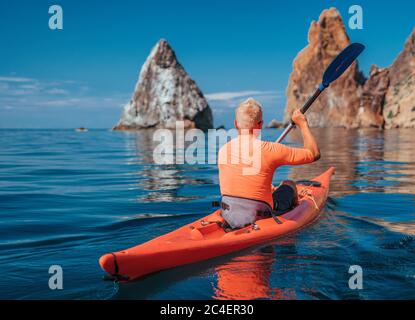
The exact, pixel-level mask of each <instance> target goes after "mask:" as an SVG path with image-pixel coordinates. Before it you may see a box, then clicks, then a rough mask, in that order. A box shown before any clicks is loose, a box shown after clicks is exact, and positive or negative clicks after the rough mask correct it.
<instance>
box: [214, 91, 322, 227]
mask: <svg viewBox="0 0 415 320" xmlns="http://www.w3.org/2000/svg"><path fill="white" fill-rule="evenodd" d="M292 120H293V122H294V123H295V124H296V126H297V127H298V128H299V129H300V131H301V134H302V137H303V142H304V143H303V145H304V146H303V148H292V147H288V146H285V145H283V144H280V143H276V142H270V141H262V140H260V139H258V134H259V133H260V130H261V129H262V126H263V118H262V106H261V104H260V103H259V102H258V101H256V100H254V99H252V98H249V99H247V100H245V101H244V102H242V103H241V104H240V105H239V106H238V107H237V108H236V111H235V121H234V124H235V128H236V129H238V137H236V138H235V139H232V140H231V141H229V142H228V143H226V144H225V145H224V146H223V147H222V148H221V149H220V150H219V155H218V168H219V183H220V191H221V194H222V201H221V207H222V216H223V218H224V219H225V221H226V222H227V224H228V225H229V227H230V228H232V229H235V228H241V227H244V226H246V225H249V224H252V223H253V222H255V221H256V220H257V219H260V218H265V217H269V216H270V215H271V214H274V215H281V214H283V213H285V212H288V211H290V210H291V209H292V208H293V207H294V206H295V205H296V204H297V189H296V185H295V182H294V181H291V180H285V181H283V182H282V183H281V184H280V185H279V187H277V188H275V187H273V186H272V178H273V175H274V172H275V170H276V169H277V168H278V167H279V166H282V165H301V164H307V163H311V162H314V161H317V160H318V159H319V158H320V150H319V148H318V146H317V143H316V140H315V139H314V137H313V134H312V133H311V131H310V128H309V126H308V122H307V119H306V117H305V116H304V115H303V114H302V113H301V112H300V111H299V110H296V111H294V113H293V115H292ZM249 145H250V146H251V147H250V146H249ZM244 148H248V149H249V148H251V149H253V154H254V158H255V156H257V157H259V160H260V161H257V163H256V164H255V163H254V162H255V161H249V159H248V158H249V157H247V156H246V155H244V152H242V151H241V150H242V149H244ZM250 166H251V167H252V166H254V167H255V170H254V171H255V174H250V173H249V171H248V170H247V169H249V167H250Z"/></svg>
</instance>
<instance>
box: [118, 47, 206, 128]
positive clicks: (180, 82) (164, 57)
mask: <svg viewBox="0 0 415 320" xmlns="http://www.w3.org/2000/svg"><path fill="white" fill-rule="evenodd" d="M176 121H184V124H185V127H186V128H200V129H203V130H206V129H210V128H212V127H213V118H212V111H211V109H210V107H209V105H208V103H207V101H206V99H205V98H204V96H203V94H202V92H201V91H200V89H199V88H198V86H197V85H196V83H195V82H194V81H193V80H192V79H191V78H190V77H189V75H188V74H187V73H186V71H185V70H184V68H183V67H182V65H181V64H180V63H179V62H178V60H177V58H176V55H175V53H174V51H173V49H172V48H171V47H170V45H169V44H168V43H167V41H166V40H163V39H162V40H160V41H159V42H158V43H157V44H156V46H155V47H154V48H153V49H152V50H151V53H150V55H149V56H148V58H147V60H146V62H145V63H144V65H143V67H142V68H141V71H140V75H139V79H138V82H137V84H136V87H135V90H134V93H133V96H132V98H131V100H130V101H129V102H128V103H127V105H126V106H125V107H124V111H123V113H122V115H121V119H120V121H119V122H118V124H117V125H116V126H115V127H114V128H113V129H114V130H134V129H143V128H169V129H174V128H175V125H176Z"/></svg>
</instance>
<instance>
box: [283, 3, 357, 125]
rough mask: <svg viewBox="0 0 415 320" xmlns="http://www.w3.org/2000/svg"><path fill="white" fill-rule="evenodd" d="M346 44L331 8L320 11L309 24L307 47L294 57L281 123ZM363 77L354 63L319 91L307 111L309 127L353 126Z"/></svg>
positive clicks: (346, 37) (312, 90)
mask: <svg viewBox="0 0 415 320" xmlns="http://www.w3.org/2000/svg"><path fill="white" fill-rule="evenodd" d="M349 43H350V40H349V37H348V36H347V34H346V29H345V28H344V25H343V21H342V18H341V17H340V14H339V13H338V11H337V10H336V9H334V8H331V9H328V10H324V11H323V12H322V13H321V15H320V18H319V20H318V21H313V22H312V23H311V27H310V30H309V32H308V46H307V47H305V48H304V49H303V50H302V51H301V52H300V53H299V54H298V55H297V57H296V58H295V60H294V63H293V71H292V73H291V75H290V79H289V82H288V88H287V107H286V114H285V118H284V122H288V121H289V120H290V115H291V113H292V111H293V110H294V109H297V108H300V107H301V106H302V105H303V104H304V102H305V101H306V100H307V99H308V98H309V97H310V96H311V95H312V94H313V93H314V91H315V89H316V86H317V85H319V84H320V82H321V78H322V76H323V72H324V70H325V69H326V67H327V66H328V65H329V64H330V62H331V61H332V60H333V59H334V58H335V57H336V56H337V55H338V53H339V52H340V51H341V50H342V49H343V48H344V47H346V46H347V45H348V44H349ZM363 81H364V79H363V77H362V74H361V73H360V72H359V70H358V67H357V63H353V64H352V65H351V66H350V67H349V69H347V70H346V71H345V73H344V74H343V75H342V76H341V77H340V78H338V79H337V80H336V81H335V82H333V83H332V84H331V85H330V88H329V89H327V90H326V91H325V92H323V93H322V94H321V95H320V97H319V98H318V100H317V101H316V102H314V104H313V107H312V108H311V109H310V110H309V111H308V112H307V118H308V120H309V123H310V125H311V126H314V127H330V126H342V127H346V128H350V127H353V126H356V124H355V123H354V122H355V118H356V115H357V113H358V109H359V95H360V91H361V89H362V87H361V85H362V83H363Z"/></svg>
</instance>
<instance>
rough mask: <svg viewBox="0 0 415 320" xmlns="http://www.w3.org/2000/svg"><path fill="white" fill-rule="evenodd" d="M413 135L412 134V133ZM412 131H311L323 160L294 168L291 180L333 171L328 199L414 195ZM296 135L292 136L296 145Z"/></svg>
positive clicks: (414, 146) (297, 138)
mask: <svg viewBox="0 0 415 320" xmlns="http://www.w3.org/2000/svg"><path fill="white" fill-rule="evenodd" d="M412 131H413V130H412ZM412 131H411V130H406V129H402V130H388V131H380V130H377V129H361V130H345V129H335V128H327V129H313V133H315V135H316V139H317V141H318V144H319V146H320V148H321V153H322V158H321V159H320V160H319V161H318V162H316V163H313V164H311V165H307V166H301V167H294V168H293V170H292V172H291V174H290V177H291V178H292V179H295V180H297V179H301V177H304V176H305V175H306V176H308V177H312V176H313V175H314V174H315V173H317V172H322V171H324V170H325V169H326V168H327V167H329V166H334V167H336V175H335V178H334V179H333V182H332V186H331V195H332V196H337V195H345V194H353V193H357V192H385V193H412V194H413V193H415V179H414V178H415V143H413V139H412V135H413V132H412ZM300 139H301V138H300V135H299V132H295V134H293V135H292V140H290V142H291V141H292V142H293V143H299V142H300V141H301V140H300Z"/></svg>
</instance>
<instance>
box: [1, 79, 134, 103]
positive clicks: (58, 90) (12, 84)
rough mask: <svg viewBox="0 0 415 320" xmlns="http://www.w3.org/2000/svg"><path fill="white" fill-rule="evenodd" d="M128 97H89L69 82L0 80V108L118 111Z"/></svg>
mask: <svg viewBox="0 0 415 320" xmlns="http://www.w3.org/2000/svg"><path fill="white" fill-rule="evenodd" d="M129 96H130V94H120V93H117V94H113V95H111V96H100V95H93V93H91V90H90V88H89V87H88V86H86V85H85V84H82V83H78V82H76V81H73V80H56V81H55V80H52V81H44V80H37V79H32V78H26V77H15V76H0V106H8V107H9V108H8V109H10V108H13V109H18V108H33V107H37V108H41V107H69V108H74V107H82V108H88V107H90V108H97V107H99V108H102V107H108V108H118V107H122V106H123V105H124V104H125V103H126V101H128V99H129ZM3 108H4V107H3ZM4 109H5V108H4Z"/></svg>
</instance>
